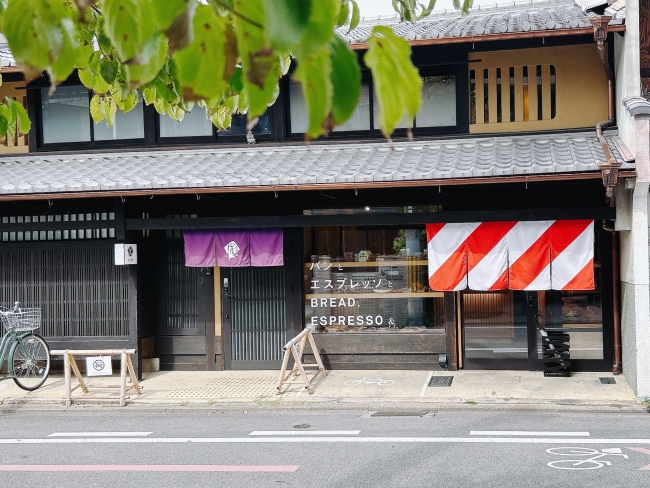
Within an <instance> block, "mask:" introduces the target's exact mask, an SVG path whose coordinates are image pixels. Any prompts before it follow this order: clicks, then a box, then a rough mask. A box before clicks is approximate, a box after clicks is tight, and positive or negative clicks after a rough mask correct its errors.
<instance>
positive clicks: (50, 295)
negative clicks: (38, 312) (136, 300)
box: [0, 246, 130, 342]
mask: <svg viewBox="0 0 650 488" xmlns="http://www.w3.org/2000/svg"><path fill="white" fill-rule="evenodd" d="M128 278H129V277H128V267H127V266H115V265H114V264H113V247H112V246H111V247H108V246H105V247H92V248H91V247H87V248H76V249H72V248H58V249H57V248H54V249H26V250H5V251H0V304H2V305H4V306H7V307H8V306H11V304H12V303H13V302H14V301H19V302H20V303H21V305H22V306H24V307H41V308H42V309H43V311H42V325H41V329H40V333H41V334H42V335H43V336H44V337H46V338H48V339H57V338H80V337H85V338H86V342H87V339H88V338H116V339H117V338H126V337H127V336H128V335H129V332H130V329H129V324H130V320H129V298H130V297H129V286H128Z"/></svg>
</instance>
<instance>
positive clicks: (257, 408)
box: [0, 398, 648, 416]
mask: <svg viewBox="0 0 650 488" xmlns="http://www.w3.org/2000/svg"><path fill="white" fill-rule="evenodd" d="M81 410H83V411H88V412H98V411H111V412H114V411H119V412H125V413H128V412H136V411H144V412H163V413H171V412H192V411H197V412H213V413H217V412H219V413H235V412H237V413H261V412H300V411H307V412H342V411H348V412H355V411H356V412H394V413H399V414H402V415H404V414H405V413H414V414H416V413H417V414H420V415H418V416H422V415H425V414H427V413H428V414H431V413H433V414H435V413H439V412H440V413H441V412H508V411H511V412H552V413H615V414H616V413H619V414H620V413H632V414H640V413H648V410H647V409H646V407H644V406H643V405H641V404H632V403H625V404H614V403H612V404H604V403H577V402H566V401H564V402H558V403H553V402H544V403H513V402H503V403H498V402H490V403H481V402H476V403H460V402H455V403H434V402H390V403H389V402H377V401H376V400H375V399H373V400H366V401H364V400H361V399H359V400H357V399H355V400H354V401H350V400H346V399H338V400H337V401H330V402H301V403H299V402H295V403H272V404H264V403H255V402H245V401H232V402H217V401H215V402H213V403H207V402H183V403H170V402H166V401H155V400H149V401H142V400H139V401H127V404H126V407H120V406H119V405H118V404H117V402H116V401H112V400H110V401H107V400H94V399H90V398H89V399H83V400H79V399H78V400H77V401H76V402H75V404H74V405H73V406H72V407H65V406H64V401H63V400H54V399H30V400H25V399H20V398H8V399H5V400H3V401H2V403H1V404H0V414H1V413H5V414H9V413H19V412H39V411H49V412H71V413H72V412H74V413H79V412H80V411H81ZM414 416H415V415H414Z"/></svg>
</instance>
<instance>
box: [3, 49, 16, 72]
mask: <svg viewBox="0 0 650 488" xmlns="http://www.w3.org/2000/svg"><path fill="white" fill-rule="evenodd" d="M10 66H16V60H15V59H14V55H13V54H12V53H11V51H10V50H9V48H8V47H7V45H6V44H0V67H2V68H8V67H10Z"/></svg>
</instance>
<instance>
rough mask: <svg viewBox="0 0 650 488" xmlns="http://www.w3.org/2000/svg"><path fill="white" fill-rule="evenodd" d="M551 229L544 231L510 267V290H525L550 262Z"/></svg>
mask: <svg viewBox="0 0 650 488" xmlns="http://www.w3.org/2000/svg"><path fill="white" fill-rule="evenodd" d="M552 227H553V225H551V226H550V227H549V228H548V229H546V231H545V232H544V233H543V234H542V235H541V236H540V237H539V239H537V240H536V241H535V243H534V244H533V245H532V246H530V247H529V248H528V250H527V251H526V252H525V253H523V254H522V255H521V256H520V257H519V259H517V261H515V262H514V263H512V264H511V265H510V269H509V271H510V272H509V275H510V276H509V278H510V289H511V290H525V289H526V287H527V286H528V285H530V284H531V283H532V282H533V280H534V279H535V278H537V276H539V275H540V274H541V273H542V271H544V268H546V266H548V265H549V263H550V262H551V239H550V230H551V228H552Z"/></svg>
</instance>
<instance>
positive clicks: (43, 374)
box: [8, 334, 50, 391]
mask: <svg viewBox="0 0 650 488" xmlns="http://www.w3.org/2000/svg"><path fill="white" fill-rule="evenodd" d="M8 361H9V365H10V367H11V368H12V370H13V379H14V382H15V383H16V384H17V385H18V386H19V387H20V388H22V389H23V390H27V391H32V390H35V389H36V388H38V387H39V386H41V385H42V384H43V383H45V380H46V379H47V375H48V374H49V373H50V348H49V347H48V346H47V342H45V340H44V339H43V338H42V337H41V336H39V335H36V334H29V335H26V336H23V337H17V338H16V342H15V343H14V346H13V347H12V349H11V352H10V353H9V360H8Z"/></svg>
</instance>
